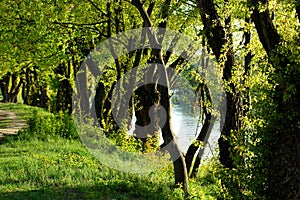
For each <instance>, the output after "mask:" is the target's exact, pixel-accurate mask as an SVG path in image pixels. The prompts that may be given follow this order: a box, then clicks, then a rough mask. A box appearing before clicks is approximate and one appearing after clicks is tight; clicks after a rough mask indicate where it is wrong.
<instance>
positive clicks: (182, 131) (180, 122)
mask: <svg viewBox="0 0 300 200" xmlns="http://www.w3.org/2000/svg"><path fill="white" fill-rule="evenodd" d="M171 114H172V118H171V121H172V128H173V131H174V132H175V134H176V136H177V142H178V144H179V148H180V150H181V151H182V152H184V153H185V152H186V151H187V149H188V147H189V146H190V144H191V143H192V142H193V140H194V139H195V138H196V137H197V135H198V134H199V133H200V131H201V127H202V125H201V123H200V126H199V127H198V128H197V126H198V118H199V115H194V114H193V113H192V107H186V106H183V105H181V104H172V109H171ZM135 121H136V118H135V116H134V117H133V120H132V129H131V130H130V131H129V134H132V133H133V131H134V123H135ZM219 137H220V128H219V125H218V124H217V123H215V124H214V126H213V129H212V132H211V134H210V136H209V138H208V144H207V145H206V146H205V149H204V154H203V156H202V158H209V157H211V156H212V155H213V153H214V150H215V148H216V147H217V141H218V138H219ZM160 143H161V144H162V143H163V140H162V139H160Z"/></svg>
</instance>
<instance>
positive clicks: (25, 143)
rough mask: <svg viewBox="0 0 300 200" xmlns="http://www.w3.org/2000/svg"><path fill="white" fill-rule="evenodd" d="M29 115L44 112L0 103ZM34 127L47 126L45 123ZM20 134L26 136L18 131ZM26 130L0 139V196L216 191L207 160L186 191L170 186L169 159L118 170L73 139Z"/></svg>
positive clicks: (208, 194)
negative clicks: (141, 170) (139, 169)
mask: <svg viewBox="0 0 300 200" xmlns="http://www.w3.org/2000/svg"><path fill="white" fill-rule="evenodd" d="M0 109H7V110H10V111H14V112H16V114H17V115H18V114H22V113H23V117H25V118H27V119H29V120H30V119H32V117H34V116H33V114H34V113H35V114H36V112H37V113H38V114H39V115H40V116H48V115H50V114H49V113H47V112H46V111H44V110H42V109H38V108H34V107H28V106H23V105H20V104H19V105H18V104H17V105H1V106H0ZM34 128H39V129H43V128H45V129H47V128H49V127H47V124H45V125H43V126H42V125H41V126H38V127H31V129H30V130H31V131H32V132H34V131H35V130H34ZM38 132H41V130H38ZM24 134H27V135H29V136H26V137H24ZM30 134H31V132H28V130H25V131H21V133H20V134H19V135H17V136H14V137H9V139H8V140H5V142H4V143H3V144H1V145H0V163H1V165H0V174H1V176H0V183H1V184H0V199H33V200H35V199H36V200H38V199H53V200H54V199H55V200H65V199H89V200H90V199H105V200H113V199H120V200H121V199H122V200H123V199H124V200H126V199H130V200H143V199H150V200H151V199H155V200H156V199H160V200H163V199H172V200H173V199H175V200H176V199H182V200H183V199H216V198H217V196H218V194H219V193H220V189H219V186H218V180H217V178H216V177H215V176H214V172H213V166H212V164H207V165H204V166H202V167H201V169H200V173H199V176H198V177H197V178H196V179H193V180H191V181H190V193H189V195H187V194H184V193H183V191H182V190H181V189H179V188H174V187H173V186H172V185H173V182H174V176H173V169H172V164H170V165H167V166H165V167H163V168H161V169H159V170H157V171H153V172H151V173H148V174H131V173H124V172H119V171H116V170H113V169H110V168H109V167H107V166H105V165H103V164H102V163H101V161H99V160H97V159H95V158H94V157H93V156H91V154H90V153H89V152H88V151H87V150H86V149H85V147H84V146H83V145H82V143H81V141H80V140H79V139H67V138H64V137H61V136H59V135H50V136H46V135H45V136H43V135H40V136H36V135H34V134H32V135H30Z"/></svg>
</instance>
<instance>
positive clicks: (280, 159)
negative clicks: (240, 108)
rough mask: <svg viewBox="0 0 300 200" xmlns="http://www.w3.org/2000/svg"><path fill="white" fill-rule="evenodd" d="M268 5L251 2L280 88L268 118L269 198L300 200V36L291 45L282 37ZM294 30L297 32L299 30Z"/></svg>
mask: <svg viewBox="0 0 300 200" xmlns="http://www.w3.org/2000/svg"><path fill="white" fill-rule="evenodd" d="M268 2H269V1H257V0H252V1H251V6H252V7H251V8H252V9H253V13H252V20H253V22H254V24H255V28H256V31H257V33H258V35H259V39H260V41H261V43H262V45H263V47H264V49H265V51H266V53H267V55H268V60H269V63H270V64H271V65H272V66H273V67H274V69H275V70H274V72H273V74H272V77H271V80H270V81H272V82H273V84H274V85H276V86H275V89H274V92H273V93H272V94H271V98H272V99H273V103H274V107H271V108H272V112H273V113H272V116H266V118H267V121H268V122H269V123H268V126H267V128H266V129H267V132H268V133H267V134H268V137H269V141H268V144H269V151H270V152H271V153H270V155H269V156H268V157H267V158H266V159H268V161H269V170H268V171H269V175H268V195H267V197H268V198H269V199H299V197H300V179H299V177H300V157H299V145H300V138H299V136H300V128H299V116H300V104H299V99H300V82H299V80H300V71H299V69H300V68H299V60H298V59H296V58H297V57H299V50H296V49H295V45H299V34H297V35H294V37H293V38H291V40H290V41H289V40H288V39H287V38H285V37H284V36H283V34H282V33H281V34H282V35H280V33H279V31H278V29H277V28H276V27H275V24H274V20H272V16H271V13H270V10H269V8H268ZM281 5H283V8H285V9H287V7H286V5H285V3H283V2H282V3H281ZM287 5H289V3H287ZM295 7H296V12H297V14H298V24H299V20H300V19H299V2H297V1H296V2H295ZM292 9H294V8H292ZM285 11H286V12H288V10H285ZM274 12H275V11H274ZM275 14H276V13H275ZM287 20H291V19H287ZM293 28H295V29H296V31H297V26H296V27H293ZM298 31H299V30H298ZM293 43H295V44H293ZM269 112H270V111H269Z"/></svg>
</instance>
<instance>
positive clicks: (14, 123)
mask: <svg viewBox="0 0 300 200" xmlns="http://www.w3.org/2000/svg"><path fill="white" fill-rule="evenodd" d="M26 125H27V124H26V120H22V119H20V118H19V117H18V116H17V115H16V114H15V113H14V112H11V111H6V110H0V143H1V142H2V141H3V140H4V138H5V136H8V135H17V134H18V132H19V130H20V129H22V128H24V127H25V126H26Z"/></svg>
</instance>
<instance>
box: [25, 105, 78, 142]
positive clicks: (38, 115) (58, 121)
mask: <svg viewBox="0 0 300 200" xmlns="http://www.w3.org/2000/svg"><path fill="white" fill-rule="evenodd" d="M52 136H60V137H63V138H67V139H77V138H78V134H77V131H76V127H75V124H74V120H73V118H72V117H71V116H70V115H69V114H68V113H66V112H59V113H56V114H53V113H48V112H39V111H37V110H33V114H32V116H31V117H30V118H29V120H28V127H27V128H25V129H24V130H22V131H21V134H20V137H23V138H24V137H37V138H39V139H46V138H48V137H52Z"/></svg>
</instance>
